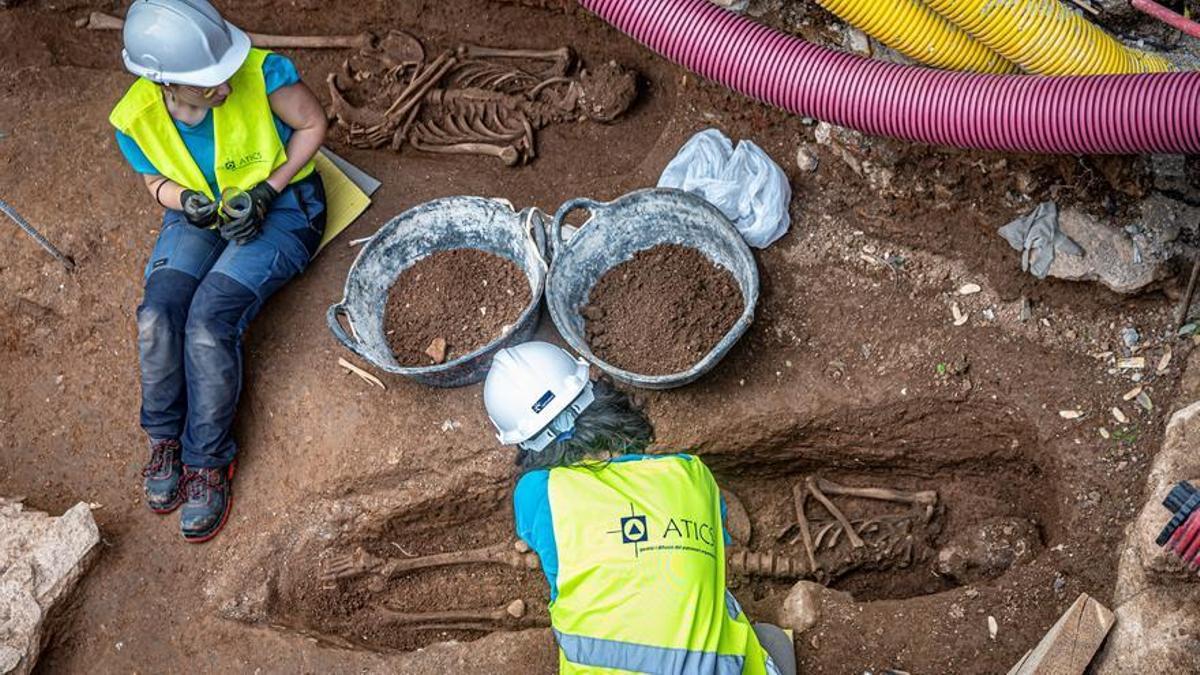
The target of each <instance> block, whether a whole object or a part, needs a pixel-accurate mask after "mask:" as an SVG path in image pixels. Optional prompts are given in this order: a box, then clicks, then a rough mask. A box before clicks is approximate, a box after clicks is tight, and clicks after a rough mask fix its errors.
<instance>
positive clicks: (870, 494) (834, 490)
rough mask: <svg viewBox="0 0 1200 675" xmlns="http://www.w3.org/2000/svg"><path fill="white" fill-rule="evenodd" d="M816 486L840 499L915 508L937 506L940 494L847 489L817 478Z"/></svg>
mask: <svg viewBox="0 0 1200 675" xmlns="http://www.w3.org/2000/svg"><path fill="white" fill-rule="evenodd" d="M816 484H817V487H818V488H820V490H821V491H822V492H824V493H825V494H827V495H834V496H840V497H862V498H863V499H878V500H881V501H886V502H896V503H898V504H911V505H913V506H935V505H937V500H938V494H937V492H935V491H933V490H921V491H918V492H906V491H903V490H891V489H888V488H861V487H847V486H845V485H838V484H837V483H834V482H833V481H830V480H825V479H824V478H817V479H816Z"/></svg>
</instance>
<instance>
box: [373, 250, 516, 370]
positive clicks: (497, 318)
mask: <svg viewBox="0 0 1200 675" xmlns="http://www.w3.org/2000/svg"><path fill="white" fill-rule="evenodd" d="M528 306H529V283H528V282H527V281H526V280H525V275H524V274H522V273H521V268H519V267H517V265H516V264H515V263H513V262H512V261H511V260H509V259H507V258H502V257H500V256H498V255H494V254H491V253H487V252H484V251H480V250H477V249H473V248H460V249H455V250H453V251H443V252H439V253H434V254H432V255H430V256H428V257H425V258H422V259H421V260H418V261H417V262H416V263H414V264H413V266H412V267H409V268H408V269H406V270H404V271H403V272H401V273H400V276H399V277H397V279H396V283H394V284H392V288H391V290H390V291H389V294H388V302H387V309H386V310H385V313H384V331H385V333H386V335H387V339H388V344H389V345H391V347H392V351H393V352H394V353H395V354H396V361H398V362H399V363H400V365H402V366H428V365H431V364H433V363H442V362H444V361H451V360H453V359H456V358H458V357H459V356H462V355H463V354H469V353H471V352H473V351H475V350H476V349H479V348H480V347H482V346H484V345H486V344H487V343H489V342H491V341H492V340H494V339H495V338H497V337H499V336H500V334H501V333H502V331H503V330H504V328H505V327H506V326H511V325H512V324H513V323H515V322H516V320H517V317H519V316H520V315H521V312H523V311H525V308H526V307H528ZM439 339H440V340H442V341H443V342H442V350H438V349H436V348H435V349H434V350H433V353H435V354H436V353H437V352H438V351H443V354H441V356H442V358H441V359H435V358H433V357H432V356H431V355H430V354H429V353H426V350H428V349H430V345H431V344H433V343H434V341H435V340H439Z"/></svg>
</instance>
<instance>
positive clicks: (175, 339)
mask: <svg viewBox="0 0 1200 675" xmlns="http://www.w3.org/2000/svg"><path fill="white" fill-rule="evenodd" d="M324 232H325V190H324V187H323V185H322V184H321V179H320V177H319V176H317V175H316V174H315V173H314V174H313V175H312V176H310V177H308V178H305V179H304V180H302V181H298V182H296V183H293V184H292V185H289V186H288V187H287V188H286V189H285V190H283V192H281V193H280V194H279V196H278V197H277V198H276V199H275V201H274V202H272V203H271V207H270V209H269V210H268V211H267V214H266V217H265V219H264V222H263V227H262V232H261V233H260V234H259V235H258V236H257V237H255V238H254V240H253V241H250V242H249V243H247V244H244V245H239V244H232V243H228V242H226V241H225V240H224V239H223V238H221V235H220V234H219V233H218V232H217V231H216V230H213V229H201V228H198V227H195V226H193V225H190V224H189V223H188V222H187V220H186V219H185V218H184V217H183V213H181V212H179V211H172V210H168V211H167V212H166V214H165V215H164V216H163V228H162V233H161V234H159V236H158V242H157V243H156V244H155V245H154V252H153V253H152V254H151V255H150V261H149V262H148V263H147V265H146V273H145V292H144V294H143V297H142V304H141V305H140V306H139V307H138V312H137V326H138V352H139V356H140V360H141V369H142V412H141V424H142V428H143V429H145V430H146V433H147V434H149V435H150V438H151V439H154V440H162V439H168V438H170V439H178V440H179V441H180V443H181V444H182V446H183V463H184V464H186V465H188V466H192V467H208V468H216V467H223V466H226V465H228V464H229V463H230V462H232V461H233V458H234V455H235V454H236V453H237V444H236V443H235V442H234V440H233V434H232V428H233V420H234V414H235V412H236V410H237V402H238V396H239V395H240V394H241V389H242V347H241V341H242V340H241V339H242V334H243V333H244V332H245V330H246V326H247V325H248V324H249V323H250V320H251V319H253V318H254V316H255V315H256V314H258V312H259V310H260V309H262V305H263V303H264V302H265V301H266V299H267V298H268V297H270V296H271V294H272V293H274V292H275V291H277V290H279V289H280V288H281V287H282V286H283V285H284V284H285V283H287V281H288V280H289V279H291V278H292V277H295V276H296V275H298V274H300V273H301V272H303V271H304V269H305V268H306V267H307V266H308V263H309V261H310V260H311V259H312V257H313V255H315V254H316V252H317V247H318V245H319V244H320V242H321V236H322V235H323V234H324Z"/></svg>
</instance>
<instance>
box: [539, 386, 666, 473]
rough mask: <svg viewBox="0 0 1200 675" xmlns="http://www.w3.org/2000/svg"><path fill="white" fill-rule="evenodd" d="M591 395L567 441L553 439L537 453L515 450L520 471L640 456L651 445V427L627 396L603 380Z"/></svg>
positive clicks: (652, 438)
mask: <svg viewBox="0 0 1200 675" xmlns="http://www.w3.org/2000/svg"><path fill="white" fill-rule="evenodd" d="M593 393H594V394H595V396H596V400H595V401H593V402H592V404H591V405H589V406H588V407H587V408H586V409H585V410H584V411H583V412H582V413H580V414H579V417H578V418H577V419H576V420H575V429H574V433H573V434H572V435H571V436H570V438H567V439H565V440H555V441H553V442H551V443H550V445H547V446H546V447H545V448H543V449H542V450H541V451H538V452H532V451H529V450H525V449H518V451H517V466H518V467H520V469H521V471H522V472H525V471H532V470H535V469H550V468H553V467H556V466H568V465H570V464H576V463H578V462H580V461H583V460H587V459H591V460H601V461H602V460H606V459H611V458H613V457H618V456H620V455H625V454H631V453H640V452H644V451H645V450H646V448H648V447H649V446H650V444H651V443H653V442H654V427H653V426H652V425H651V424H650V420H649V419H648V418H647V417H646V415H645V413H643V412H642V410H641V408H640V407H638V406H636V405H634V403H633V401H631V400H630V398H629V396H628V395H627V394H624V393H622V392H620V391H617V389H616V388H615V387H613V386H612V384H611V383H609V382H608V381H606V380H600V381H597V382H596V383H595V384H594V385H593Z"/></svg>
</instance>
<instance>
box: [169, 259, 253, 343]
mask: <svg viewBox="0 0 1200 675" xmlns="http://www.w3.org/2000/svg"><path fill="white" fill-rule="evenodd" d="M259 305H260V302H259V300H258V296H257V295H255V293H254V291H252V290H250V288H248V287H247V286H245V285H244V284H242V283H240V282H238V281H237V280H235V279H233V278H232V277H228V276H226V275H224V274H221V273H219V272H210V273H209V274H207V275H206V276H205V277H204V281H202V282H201V283H200V286H199V288H197V289H196V293H195V295H194V296H193V297H192V303H191V306H190V307H189V309H188V314H187V329H186V333H187V338H186V339H187V343H188V345H189V347H191V346H198V347H214V346H217V345H218V344H221V343H223V342H229V341H237V340H238V339H239V338H240V337H241V336H242V333H244V332H245V330H246V326H247V324H249V323H250V319H252V318H253V317H254V315H255V314H256V313H257V312H258V307H259Z"/></svg>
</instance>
